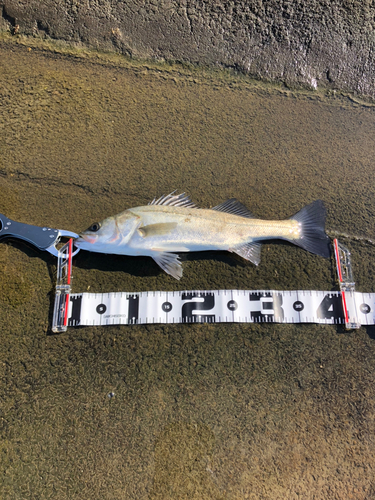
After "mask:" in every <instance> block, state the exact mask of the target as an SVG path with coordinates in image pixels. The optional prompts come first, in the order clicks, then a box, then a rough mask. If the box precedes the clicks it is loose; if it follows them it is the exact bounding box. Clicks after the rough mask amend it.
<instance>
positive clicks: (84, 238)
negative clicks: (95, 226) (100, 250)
mask: <svg viewBox="0 0 375 500" xmlns="http://www.w3.org/2000/svg"><path fill="white" fill-rule="evenodd" d="M97 239H98V236H97V235H96V234H80V235H79V237H78V238H77V239H76V240H75V242H74V244H75V245H77V246H78V247H79V246H80V245H81V244H82V243H83V244H85V243H91V244H93V243H95V242H96V241H97Z"/></svg>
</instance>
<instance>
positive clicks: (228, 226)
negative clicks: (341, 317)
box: [74, 193, 330, 279]
mask: <svg viewBox="0 0 375 500" xmlns="http://www.w3.org/2000/svg"><path fill="white" fill-rule="evenodd" d="M325 217H326V211H325V208H324V205H323V202H322V201H320V200H317V201H314V202H313V203H311V204H310V205H307V206H306V207H304V208H303V209H302V210H300V211H299V212H298V213H297V214H296V215H294V216H293V217H291V218H290V219H287V220H282V221H270V220H261V219H256V218H254V216H253V215H252V214H251V213H250V212H249V210H248V209H247V208H246V207H245V206H244V205H242V203H240V202H239V201H237V200H236V199H235V198H232V199H230V200H227V201H225V202H224V203H221V204H220V205H217V206H216V207H213V208H211V209H199V208H198V207H197V206H196V205H195V204H194V203H193V202H192V201H191V200H190V198H189V197H188V196H187V195H185V193H182V194H180V195H174V194H173V193H171V194H169V195H166V196H162V197H160V198H159V199H154V200H153V201H152V202H151V203H150V204H149V205H147V206H142V207H136V208H129V209H128V210H125V211H124V212H122V213H120V214H118V215H115V216H113V217H108V218H107V219H104V220H103V221H102V222H95V223H94V224H92V226H90V227H89V228H88V229H87V230H86V231H83V232H82V233H81V234H80V237H79V238H78V239H77V240H76V241H75V243H74V244H75V245H76V246H77V247H78V248H80V249H81V250H89V251H91V252H100V253H107V254H121V255H146V256H149V257H152V258H153V259H154V260H155V262H156V263H157V264H158V265H159V266H160V267H161V268H162V269H164V271H165V272H167V273H168V274H170V275H172V276H173V277H174V278H176V279H180V278H181V277H182V266H181V262H180V260H179V257H178V255H176V253H179V252H201V251H203V250H227V251H229V252H235V253H237V254H238V255H240V256H241V257H243V258H244V259H247V260H250V261H251V262H253V263H254V264H255V265H258V264H259V262H260V249H261V244H260V243H259V242H260V241H262V240H267V239H275V238H278V239H283V240H287V241H290V242H291V243H294V244H295V245H298V246H300V247H302V248H304V249H305V250H308V251H309V252H312V253H315V254H318V255H321V256H323V257H329V256H330V239H329V238H328V236H327V235H326V234H325V232H324V225H325Z"/></svg>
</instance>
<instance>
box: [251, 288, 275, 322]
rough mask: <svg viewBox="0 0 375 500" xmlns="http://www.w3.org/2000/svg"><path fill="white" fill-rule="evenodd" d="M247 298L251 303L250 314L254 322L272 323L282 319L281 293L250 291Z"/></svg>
mask: <svg viewBox="0 0 375 500" xmlns="http://www.w3.org/2000/svg"><path fill="white" fill-rule="evenodd" d="M249 299H250V303H251V306H250V307H251V310H250V316H251V318H252V320H253V321H254V323H259V322H263V321H264V322H271V323H272V322H274V321H282V320H283V319H284V309H283V308H282V304H283V296H282V294H281V293H271V292H251V293H250V295H249Z"/></svg>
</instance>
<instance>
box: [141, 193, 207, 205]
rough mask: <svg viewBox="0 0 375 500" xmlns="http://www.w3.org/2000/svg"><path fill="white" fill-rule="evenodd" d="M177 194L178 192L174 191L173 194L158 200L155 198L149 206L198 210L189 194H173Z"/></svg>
mask: <svg viewBox="0 0 375 500" xmlns="http://www.w3.org/2000/svg"><path fill="white" fill-rule="evenodd" d="M175 192H176V191H172V193H170V194H167V195H165V196H160V198H158V199H156V198H154V199H153V200H152V201H151V203H149V205H169V206H170V207H185V208H198V207H197V205H196V204H195V203H193V202H192V201H191V199H190V197H189V196H188V195H187V194H185V193H181V194H173V193H175Z"/></svg>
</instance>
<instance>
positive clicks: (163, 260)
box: [151, 252, 182, 280]
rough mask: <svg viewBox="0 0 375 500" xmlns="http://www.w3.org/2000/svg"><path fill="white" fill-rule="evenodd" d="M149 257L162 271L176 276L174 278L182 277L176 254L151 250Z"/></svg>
mask: <svg viewBox="0 0 375 500" xmlns="http://www.w3.org/2000/svg"><path fill="white" fill-rule="evenodd" d="M151 257H152V258H153V259H154V261H155V262H156V263H157V264H158V266H160V267H161V268H162V269H163V271H165V272H166V273H168V274H170V275H171V276H173V277H174V278H176V280H179V279H180V278H182V265H181V262H180V259H179V257H178V255H177V254H175V253H171V252H153V254H152V255H151Z"/></svg>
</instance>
